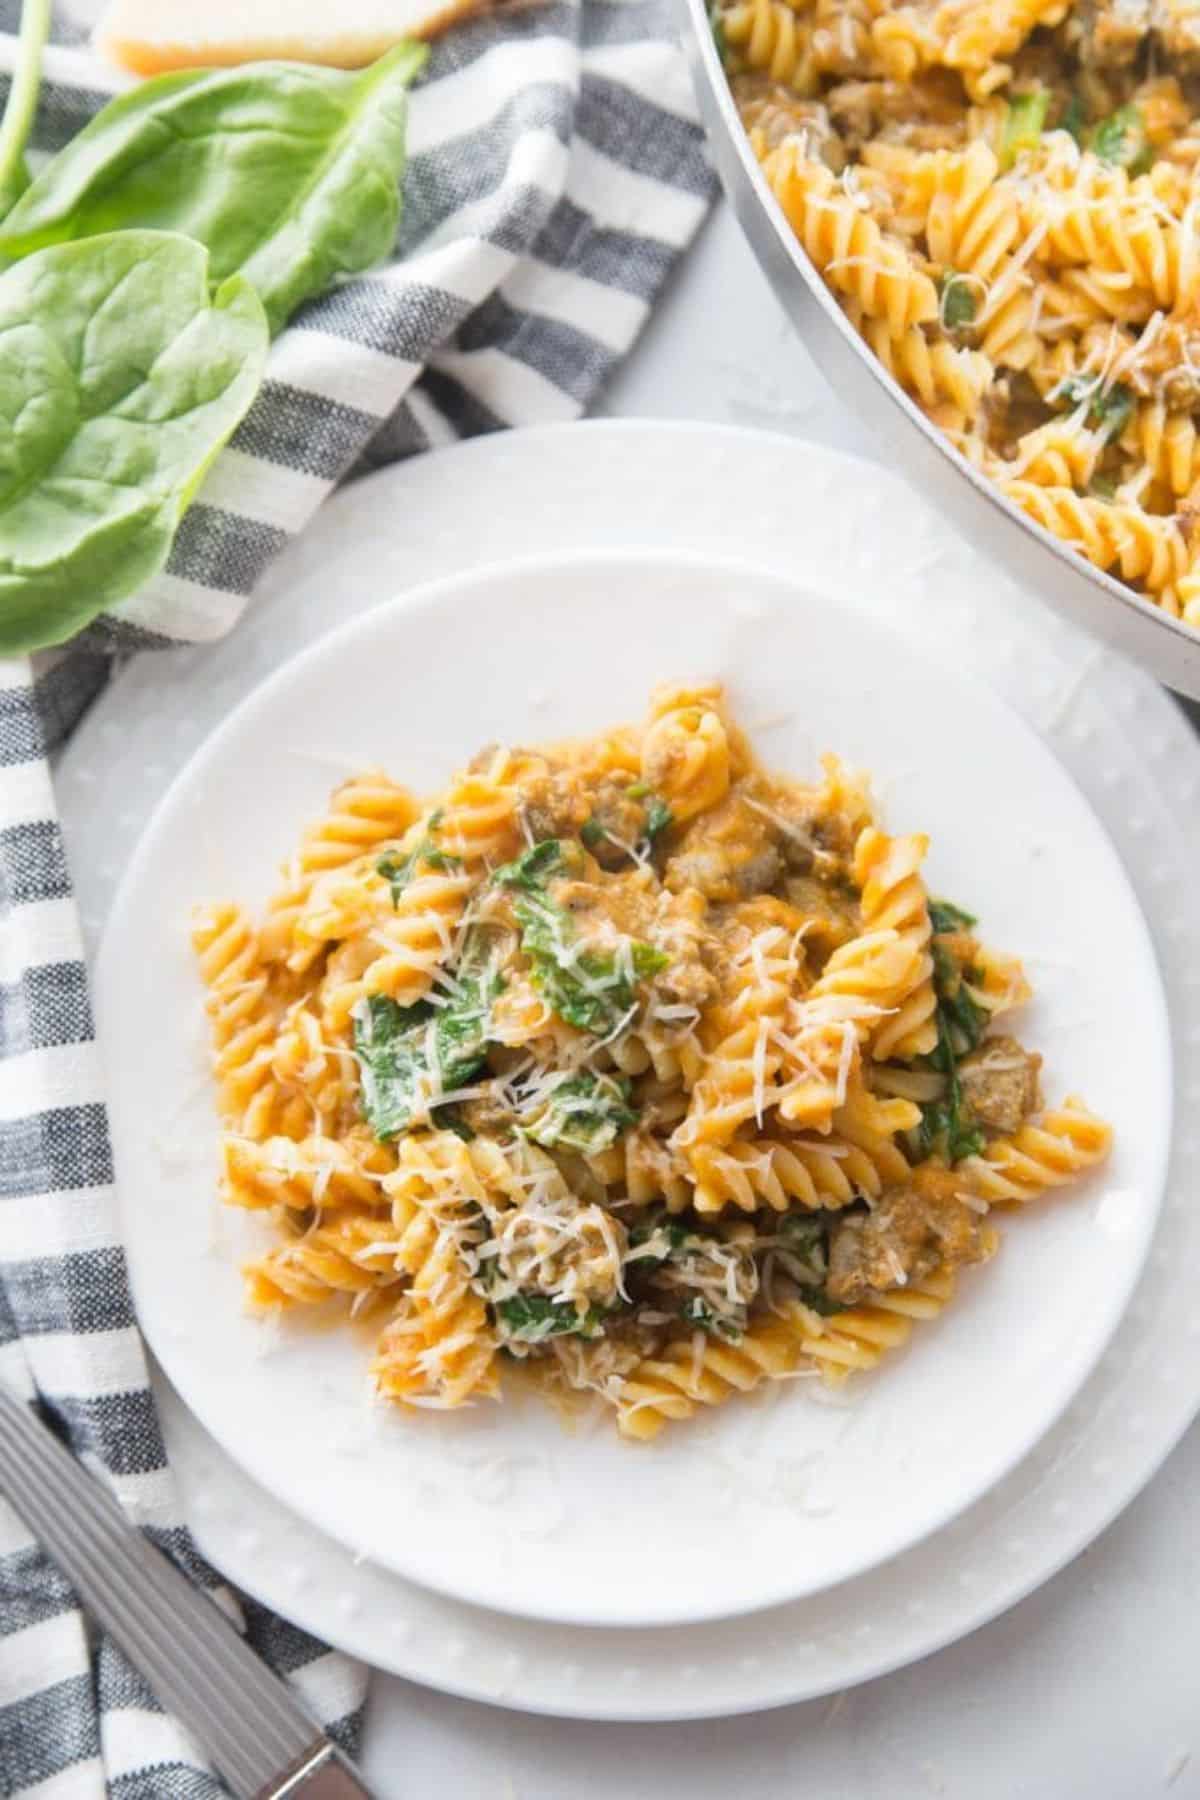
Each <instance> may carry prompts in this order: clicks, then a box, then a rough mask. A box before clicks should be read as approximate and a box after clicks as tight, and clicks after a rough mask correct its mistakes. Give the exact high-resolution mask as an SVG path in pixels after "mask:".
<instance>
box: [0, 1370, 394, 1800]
mask: <svg viewBox="0 0 1200 1800" xmlns="http://www.w3.org/2000/svg"><path fill="white" fill-rule="evenodd" d="M0 1492H2V1493H4V1494H5V1495H7V1497H8V1499H9V1500H10V1501H11V1502H12V1504H13V1506H14V1507H15V1508H16V1510H17V1512H19V1513H20V1515H21V1517H22V1518H23V1519H24V1521H25V1523H26V1524H27V1525H28V1526H29V1529H30V1530H31V1531H32V1532H33V1533H34V1535H35V1537H37V1538H38V1540H39V1541H40V1542H41V1544H42V1545H43V1547H44V1548H45V1549H46V1551H47V1552H48V1553H49V1555H50V1556H51V1557H52V1558H53V1559H54V1561H55V1562H56V1563H57V1564H58V1566H59V1568H60V1569H61V1570H62V1572H63V1574H64V1575H65V1576H66V1577H67V1579H68V1580H69V1581H70V1583H71V1586H72V1587H73V1588H74V1589H75V1591H76V1593H77V1594H78V1595H79V1598H80V1600H81V1601H82V1602H83V1604H84V1606H85V1607H86V1608H87V1610H88V1611H89V1612H90V1613H91V1614H92V1616H93V1617H94V1618H95V1619H96V1620H98V1622H99V1623H100V1624H101V1625H103V1627H104V1629H105V1630H106V1631H107V1632H108V1633H109V1634H110V1635H111V1637H112V1639H113V1641H114V1643H116V1644H118V1645H119V1646H120V1648H121V1649H122V1650H123V1651H124V1652H125V1654H126V1656H127V1657H128V1658H129V1660H130V1662H131V1663H133V1664H134V1666H135V1668H138V1669H140V1670H141V1672H142V1674H143V1675H144V1676H145V1677H146V1679H147V1681H149V1683H150V1685H151V1687H152V1688H153V1689H154V1691H155V1693H156V1694H157V1695H158V1697H159V1699H160V1700H161V1701H162V1703H163V1705H164V1706H165V1707H167V1709H168V1710H169V1711H170V1712H173V1713H175V1714H176V1715H177V1716H178V1717H179V1718H180V1719H181V1720H182V1721H183V1723H184V1725H186V1726H187V1728H188V1730H189V1731H190V1732H191V1733H192V1735H193V1736H194V1737H195V1739H196V1741H197V1742H198V1743H199V1744H200V1745H201V1746H202V1747H203V1748H204V1750H205V1751H206V1752H207V1754H208V1755H209V1756H210V1757H211V1758H212V1761H213V1764H214V1765H215V1767H216V1768H217V1769H218V1771H219V1772H220V1774H221V1775H222V1776H223V1777H224V1779H225V1781H226V1783H227V1784H228V1786H229V1787H230V1788H231V1789H232V1791H233V1793H234V1794H235V1795H236V1796H237V1800H284V1796H289V1797H290V1796H292V1795H296V1796H300V1795H301V1794H302V1795H303V1800H363V1796H366V1797H367V1800H370V1795H369V1790H368V1789H367V1788H366V1787H364V1786H363V1783H362V1781H361V1780H360V1778H359V1777H358V1776H357V1775H356V1774H355V1772H354V1770H353V1769H352V1768H351V1766H350V1764H349V1763H348V1762H347V1761H346V1760H345V1758H344V1757H343V1756H342V1754H341V1752H340V1751H339V1750H338V1749H337V1747H336V1746H335V1745H334V1744H332V1743H331V1742H330V1740H329V1739H328V1738H327V1737H326V1736H325V1733H324V1732H323V1731H322V1730H321V1729H320V1728H319V1726H317V1725H315V1724H314V1723H313V1721H312V1720H311V1719H310V1718H308V1716H307V1715H306V1714H305V1713H304V1711H303V1710H302V1708H301V1707H300V1706H299V1705H298V1704H297V1703H296V1700H295V1699H294V1698H293V1696H292V1694H291V1692H290V1690H289V1689H288V1687H287V1686H286V1685H285V1683H284V1682H282V1681H281V1680H280V1679H279V1677H278V1676H277V1675H275V1674H273V1673H272V1671H271V1670H270V1669H268V1668H267V1666H266V1664H265V1663H263V1662H260V1660H259V1658H258V1657H257V1656H255V1654H254V1652H253V1651H252V1650H251V1649H250V1648H249V1646H248V1645H246V1644H245V1643H243V1641H242V1639H241V1638H240V1637H239V1636H238V1634H237V1632H236V1631H235V1630H234V1628H233V1626H232V1625H231V1624H230V1622H229V1620H228V1619H226V1617H225V1615H224V1614H223V1613H222V1612H221V1611H220V1610H219V1608H218V1607H216V1606H215V1605H214V1604H213V1602H212V1601H211V1600H210V1599H209V1598H208V1596H207V1595H206V1594H204V1593H202V1592H201V1590H200V1589H199V1588H197V1587H194V1586H193V1585H192V1583H191V1582H190V1581H188V1580H187V1579H186V1578H185V1577H184V1576H183V1575H181V1574H180V1573H179V1570H178V1569H176V1568H175V1566H174V1564H173V1563H171V1562H169V1561H168V1559H167V1558H166V1557H165V1556H163V1555H162V1553H161V1552H160V1551H158V1550H156V1549H155V1548H154V1545H153V1544H152V1543H150V1541H149V1539H148V1538H145V1537H143V1536H142V1534H141V1532H140V1531H136V1530H134V1528H133V1526H131V1525H130V1524H129V1522H128V1521H127V1520H126V1518H125V1516H124V1514H123V1513H122V1512H121V1509H120V1507H119V1506H118V1505H117V1503H116V1501H115V1500H114V1499H113V1498H112V1496H111V1495H110V1494H109V1493H107V1492H106V1490H105V1489H104V1488H103V1487H101V1485H100V1483H99V1482H97V1481H93V1480H92V1479H91V1477H90V1476H89V1475H87V1474H86V1473H85V1471H84V1470H83V1469H82V1468H81V1467H80V1465H79V1464H78V1463H77V1462H76V1460H75V1458H74V1457H73V1456H71V1455H70V1453H69V1452H68V1451H67V1450H65V1449H64V1448H63V1446H62V1445H61V1444H60V1443H59V1442H58V1439H57V1438H56V1437H55V1436H54V1434H53V1433H52V1432H51V1431H49V1430H48V1429H47V1427H46V1426H44V1425H43V1424H41V1423H40V1422H39V1421H38V1420H37V1419H36V1418H35V1417H34V1415H33V1413H32V1412H31V1411H30V1410H29V1408H28V1407H27V1406H25V1405H24V1404H23V1403H22V1402H21V1401H20V1400H18V1399H17V1398H16V1396H15V1395H14V1394H12V1393H11V1392H10V1391H9V1390H8V1389H6V1388H5V1387H4V1386H3V1384H0Z"/></svg>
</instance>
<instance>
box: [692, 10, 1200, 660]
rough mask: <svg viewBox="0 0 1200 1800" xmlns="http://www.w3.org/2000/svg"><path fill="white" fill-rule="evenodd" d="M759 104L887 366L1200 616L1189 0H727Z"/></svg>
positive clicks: (742, 75)
mask: <svg viewBox="0 0 1200 1800" xmlns="http://www.w3.org/2000/svg"><path fill="white" fill-rule="evenodd" d="M713 19H714V29H715V31H716V33H717V41H718V45H719V47H720V48H721V50H722V53H723V56H724V60H725V63H726V66H727V68H728V70H729V72H730V78H731V81H732V85H733V92H734V95H735V98H736V100H737V102H738V106H739V110H740V113H741V116H742V119H743V122H744V124H745V126H746V128H747V130H748V131H749V134H750V140H751V144H752V146H753V148H754V151H755V154H756V155H757V157H758V159H759V161H760V163H761V165H762V169H763V173H764V174H765V176H766V179H767V181H768V183H769V184H770V186H771V188H772V190H773V191H774V194H775V196H776V198H777V199H778V201H779V203H780V206H781V207H782V209H783V211H784V213H785V214H786V216H787V219H788V221H789V222H790V224H791V226H792V228H793V230H794V231H795V233H796V236H797V237H798V238H799V240H800V242H801V244H802V245H803V247H804V249H805V250H806V251H807V253H808V255H809V257H810V258H811V259H812V261H813V263H814V264H815V265H816V267H817V269H818V270H819V271H820V273H821V274H822V275H823V276H824V278H825V280H826V282H827V283H828V285H829V286H830V288H831V289H832V290H833V292H834V294H835V295H836V296H837V298H838V300H839V302H840V303H841V305H842V307H843V309H844V310H845V312H846V313H847V314H848V316H849V318H850V319H851V320H852V321H853V323H854V325H855V327H856V328H857V330H858V331H859V332H860V334H861V335H862V336H863V337H864V338H865V339H866V341H867V343H868V344H869V345H870V346H871V348H872V349H873V350H874V352H875V354H876V355H877V356H878V357H879V359H880V360H881V362H883V363H884V365H885V366H886V368H887V369H888V371H889V373H890V374H892V375H893V376H894V377H895V379H896V381H897V382H898V383H899V384H900V386H901V387H903V388H904V389H905V390H906V391H907V392H908V393H909V394H910V395H911V397H912V398H913V399H914V400H915V401H916V402H917V403H918V405H919V406H920V407H921V408H922V410H923V411H924V412H925V413H927V414H928V416H929V417H930V418H931V419H932V420H934V422H935V423H936V424H938V425H939V426H940V427H941V428H942V430H943V431H945V433H946V434H947V436H948V437H949V438H950V440H951V442H952V443H954V444H955V445H956V446H957V448H958V449H959V450H961V451H962V452H963V454H964V455H965V456H966V457H967V458H968V460H969V461H971V462H972V463H973V464H974V465H975V466H976V467H977V468H979V469H980V470H982V471H983V472H985V473H986V474H987V475H989V476H990V477H991V478H992V480H993V481H995V482H996V483H997V485H998V486H999V487H1000V489H1001V491H1002V492H1003V493H1004V494H1005V495H1006V496H1007V498H1008V499H1009V500H1011V501H1012V502H1013V503H1014V504H1015V505H1016V506H1018V507H1019V508H1020V509H1021V510H1022V511H1023V512H1025V513H1026V514H1028V516H1029V517H1030V518H1031V519H1034V520H1035V521H1036V522H1037V523H1038V524H1039V525H1042V526H1044V527H1045V528H1046V529H1047V530H1048V531H1050V532H1052V533H1054V534H1055V535H1056V536H1058V537H1061V538H1063V539H1065V540H1066V541H1067V542H1068V543H1069V544H1071V545H1073V547H1074V548H1075V549H1076V550H1077V551H1078V552H1079V553H1080V555H1082V556H1084V557H1086V558H1087V559H1088V561H1090V562H1092V563H1094V564H1095V565H1096V567H1097V568H1100V569H1104V570H1107V571H1110V572H1111V573H1112V574H1114V575H1116V576H1118V577H1119V578H1121V579H1122V580H1124V581H1125V582H1126V583H1127V584H1129V585H1130V586H1131V587H1133V588H1135V589H1136V590H1137V591H1138V592H1139V593H1141V594H1143V595H1144V596H1145V597H1146V598H1147V599H1149V600H1152V601H1154V602H1155V603H1156V604H1157V605H1159V606H1161V607H1164V608H1165V609H1166V610H1167V611H1168V612H1169V613H1171V614H1173V615H1174V616H1176V617H1180V618H1183V619H1184V620H1185V621H1186V622H1187V623H1189V624H1191V625H1195V626H1200V538H1198V537H1197V534H1196V527H1195V516H1196V515H1195V492H1196V485H1197V482H1198V481H1200V448H1198V443H1197V423H1198V421H1200V311H1198V308H1200V235H1198V233H1197V194H1198V191H1200V190H1198V189H1197V186H1196V180H1197V168H1198V164H1200V13H1197V11H1196V9H1195V7H1194V5H1192V4H1191V0H1087V4H1084V0H716V5H715V8H714V12H713Z"/></svg>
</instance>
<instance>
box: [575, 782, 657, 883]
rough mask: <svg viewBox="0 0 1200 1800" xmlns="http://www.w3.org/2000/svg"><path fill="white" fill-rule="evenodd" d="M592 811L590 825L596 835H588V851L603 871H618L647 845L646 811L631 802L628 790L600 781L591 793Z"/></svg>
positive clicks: (640, 805) (639, 805)
mask: <svg viewBox="0 0 1200 1800" xmlns="http://www.w3.org/2000/svg"><path fill="white" fill-rule="evenodd" d="M591 809H592V810H591V818H590V821H589V822H590V824H591V825H592V826H594V827H595V831H594V832H591V833H589V835H588V840H587V841H588V848H589V849H590V850H591V852H592V855H593V856H594V857H595V858H596V861H597V862H598V863H599V864H600V866H601V868H604V869H619V868H621V867H622V866H623V865H624V864H626V863H628V861H629V858H630V855H631V853H632V850H633V849H636V848H637V846H638V845H640V844H643V843H644V842H645V838H646V808H645V806H644V804H642V803H641V802H640V801H637V800H631V799H630V798H629V789H628V787H618V786H617V783H616V782H615V781H601V782H598V783H597V784H596V786H595V787H594V788H593V789H592V791H591Z"/></svg>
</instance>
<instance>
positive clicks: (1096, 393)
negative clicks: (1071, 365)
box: [1048, 375, 1133, 438]
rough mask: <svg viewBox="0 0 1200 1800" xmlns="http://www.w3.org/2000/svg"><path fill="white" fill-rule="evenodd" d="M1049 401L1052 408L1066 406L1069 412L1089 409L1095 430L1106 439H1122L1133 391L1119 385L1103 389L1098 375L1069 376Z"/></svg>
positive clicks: (1063, 380) (1089, 421)
mask: <svg viewBox="0 0 1200 1800" xmlns="http://www.w3.org/2000/svg"><path fill="white" fill-rule="evenodd" d="M1048 399H1049V400H1050V401H1051V403H1052V404H1054V403H1058V404H1059V405H1061V406H1065V407H1066V408H1067V410H1068V411H1073V410H1074V408H1075V407H1077V406H1086V407H1087V412H1086V413H1085V414H1084V418H1085V421H1086V423H1087V424H1089V425H1090V426H1092V428H1093V429H1094V430H1097V431H1102V432H1103V433H1104V436H1105V438H1114V437H1119V436H1120V434H1121V432H1122V431H1124V429H1125V427H1126V425H1127V424H1128V423H1129V416H1130V414H1131V413H1132V411H1133V394H1132V392H1131V391H1130V389H1129V388H1127V387H1123V386H1122V384H1121V383H1120V382H1119V381H1117V382H1114V383H1113V384H1112V386H1111V387H1103V386H1101V383H1100V378H1099V376H1097V375H1066V376H1064V377H1063V379H1062V380H1061V381H1060V382H1058V383H1057V385H1056V386H1055V387H1053V388H1051V390H1050V393H1049V395H1048Z"/></svg>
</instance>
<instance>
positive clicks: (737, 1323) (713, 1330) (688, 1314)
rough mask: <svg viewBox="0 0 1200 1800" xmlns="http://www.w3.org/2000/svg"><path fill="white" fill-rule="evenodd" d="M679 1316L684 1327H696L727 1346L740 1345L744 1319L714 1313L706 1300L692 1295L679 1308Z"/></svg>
mask: <svg viewBox="0 0 1200 1800" xmlns="http://www.w3.org/2000/svg"><path fill="white" fill-rule="evenodd" d="M679 1316H680V1318H681V1319H682V1320H683V1322H684V1324H685V1325H692V1326H695V1327H697V1328H698V1329H699V1330H700V1331H706V1332H708V1334H709V1336H710V1337H720V1338H724V1339H725V1342H726V1343H727V1344H740V1343H741V1341H742V1332H743V1330H744V1317H739V1318H736V1319H731V1318H726V1317H725V1316H724V1315H723V1314H722V1313H719V1312H714V1311H713V1309H712V1307H711V1306H710V1305H709V1304H708V1302H707V1301H706V1300H702V1299H701V1298H700V1296H699V1294H692V1295H689V1297H688V1298H687V1299H686V1300H685V1301H684V1302H683V1305H682V1306H681V1307H680V1308H679Z"/></svg>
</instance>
